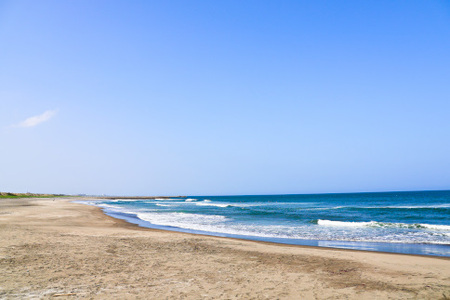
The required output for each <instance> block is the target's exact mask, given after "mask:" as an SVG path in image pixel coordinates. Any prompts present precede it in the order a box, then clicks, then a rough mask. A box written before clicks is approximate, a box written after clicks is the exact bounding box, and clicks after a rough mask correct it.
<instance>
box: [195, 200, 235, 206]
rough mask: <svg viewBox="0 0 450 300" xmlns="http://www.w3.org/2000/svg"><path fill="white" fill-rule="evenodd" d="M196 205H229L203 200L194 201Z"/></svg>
mask: <svg viewBox="0 0 450 300" xmlns="http://www.w3.org/2000/svg"><path fill="white" fill-rule="evenodd" d="M195 205H197V206H215V207H230V206H231V205H230V204H221V203H211V201H206V200H205V201H203V202H197V203H195Z"/></svg>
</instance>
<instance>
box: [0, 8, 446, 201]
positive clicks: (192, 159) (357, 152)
mask: <svg viewBox="0 0 450 300" xmlns="http://www.w3.org/2000/svg"><path fill="white" fill-rule="evenodd" d="M449 53H450V4H449V2H448V1H425V0H424V1H261V0H259V1H84V0H78V1H32V0H28V1H23V0H14V1H4V0H0V54H1V55H0V191H12V192H26V191H30V192H54V193H87V194H114V195H217V194H218V195H221V194H283V193H323V192H353V191H354V192H359V191H386V190H387V191H389V190H424V189H450V117H449V116H450V83H449V82H450V55H449Z"/></svg>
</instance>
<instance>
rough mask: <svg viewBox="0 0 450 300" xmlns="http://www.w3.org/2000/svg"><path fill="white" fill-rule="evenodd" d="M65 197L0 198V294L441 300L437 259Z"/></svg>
mask: <svg viewBox="0 0 450 300" xmlns="http://www.w3.org/2000/svg"><path fill="white" fill-rule="evenodd" d="M74 200H80V199H73V198H71V199H21V200H20V201H18V200H12V201H7V200H4V199H2V200H0V239H1V240H2V241H4V242H2V244H3V245H1V246H0V258H1V260H0V270H2V274H3V275H0V297H6V298H11V299H12V298H23V297H33V296H35V297H37V298H50V297H52V295H55V294H64V293H66V294H68V293H74V294H76V295H77V296H78V297H93V298H110V297H121V298H123V297H128V298H136V297H146V298H182V297H186V298H189V299H194V298H195V299H199V298H205V299H210V298H215V299H217V298H219V299H223V298H265V297H268V298H282V299H289V298H298V297H302V298H305V299H315V298H320V299H326V298H331V297H334V298H337V299H341V298H348V299H361V298H383V299H399V298H421V299H422V298H423V299H440V298H441V299H445V297H449V296H450V282H449V281H450V280H449V279H450V259H448V258H446V257H437V256H421V255H408V254H395V253H381V252H371V251H362V250H350V249H336V248H324V247H314V246H299V245H286V244H278V243H272V242H264V241H249V240H242V239H234V238H228V237H213V236H206V235H198V234H193V233H179V232H173V231H166V230H158V229H149V228H143V227H139V226H138V225H134V224H131V223H128V222H126V221H125V220H120V219H117V218H113V217H111V216H108V215H106V214H105V213H104V212H103V211H102V209H101V208H100V207H95V206H89V205H85V204H78V203H72V202H71V201H74Z"/></svg>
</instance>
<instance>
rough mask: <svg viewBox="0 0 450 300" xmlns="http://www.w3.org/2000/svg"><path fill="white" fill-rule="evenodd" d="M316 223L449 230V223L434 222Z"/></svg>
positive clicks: (319, 222) (321, 223) (318, 223)
mask: <svg viewBox="0 0 450 300" xmlns="http://www.w3.org/2000/svg"><path fill="white" fill-rule="evenodd" d="M317 225H321V226H334V227H387V228H408V229H433V230H443V231H450V226H449V225H434V224H407V223H387V222H375V221H370V222H343V221H330V220H320V219H319V220H317Z"/></svg>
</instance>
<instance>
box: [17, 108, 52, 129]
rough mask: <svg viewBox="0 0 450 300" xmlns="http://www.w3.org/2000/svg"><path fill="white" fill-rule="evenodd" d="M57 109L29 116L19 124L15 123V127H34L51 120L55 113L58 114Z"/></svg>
mask: <svg viewBox="0 0 450 300" xmlns="http://www.w3.org/2000/svg"><path fill="white" fill-rule="evenodd" d="M56 112H57V110H47V111H46V112H44V113H43V114H40V115H37V116H33V117H29V118H28V119H26V120H24V121H22V122H20V123H19V124H17V125H15V126H14V127H22V128H26V127H34V126H37V125H39V124H41V123H43V122H46V121H48V120H50V119H51V118H52V117H53V116H54V115H56Z"/></svg>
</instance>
